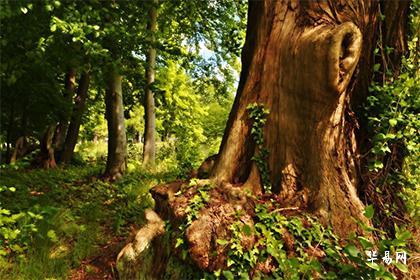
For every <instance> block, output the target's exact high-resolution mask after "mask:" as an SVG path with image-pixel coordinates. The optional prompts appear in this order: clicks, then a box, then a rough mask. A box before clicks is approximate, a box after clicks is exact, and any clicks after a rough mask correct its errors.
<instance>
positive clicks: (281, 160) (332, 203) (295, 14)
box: [119, 0, 408, 271]
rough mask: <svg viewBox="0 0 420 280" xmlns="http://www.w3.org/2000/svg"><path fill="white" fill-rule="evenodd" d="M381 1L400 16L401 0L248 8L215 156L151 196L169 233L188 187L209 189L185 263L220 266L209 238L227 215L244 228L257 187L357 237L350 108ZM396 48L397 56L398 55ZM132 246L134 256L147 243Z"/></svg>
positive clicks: (363, 82)
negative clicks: (195, 178)
mask: <svg viewBox="0 0 420 280" xmlns="http://www.w3.org/2000/svg"><path fill="white" fill-rule="evenodd" d="M389 2H393V3H392V5H393V6H394V10H395V11H398V12H395V13H397V14H398V16H402V15H405V14H406V12H407V8H408V5H407V4H406V3H401V1H384V2H380V1H364V0H348V1H332V0H328V1H323V0H318V1H317V0H313V1H285V0H284V1H281V0H261V1H250V3H249V8H248V25H247V35H246V41H245V46H244V48H243V52H242V72H241V76H240V82H239V87H238V92H237V94H236V97H235V102H234V105H233V108H232V111H231V113H230V115H229V120H228V123H227V127H226V130H225V134H224V137H223V140H222V143H221V147H220V150H219V154H218V156H217V159H216V160H215V162H214V165H213V166H212V164H207V165H210V171H209V172H204V173H210V177H209V179H207V180H200V181H199V182H198V183H196V184H195V186H193V187H185V182H174V183H171V184H166V185H160V186H156V187H154V188H153V189H152V191H151V192H152V195H153V198H154V199H155V201H156V206H155V210H156V212H157V213H158V214H159V215H160V216H161V217H162V218H163V219H164V220H170V221H171V223H172V224H174V225H175V227H176V226H177V225H179V223H180V221H181V222H182V221H185V219H186V213H185V212H186V210H185V209H188V207H189V206H190V204H189V203H190V201H191V199H192V198H194V197H195V194H196V193H197V191H198V189H200V188H201V187H203V186H209V185H210V186H215V187H213V188H212V189H211V190H210V191H209V197H210V198H209V199H208V202H207V204H206V205H205V206H204V207H203V208H202V209H201V210H200V212H199V214H198V215H197V217H196V219H195V220H194V221H192V222H191V224H190V225H188V227H187V229H186V230H185V235H186V239H187V242H188V247H189V248H188V249H189V250H188V252H189V256H190V257H191V259H192V260H193V261H194V263H195V264H197V265H198V266H199V267H200V268H201V269H205V270H210V271H215V270H217V269H224V268H225V267H226V258H225V259H224V254H223V249H222V248H221V247H220V246H218V245H217V242H216V241H217V240H218V239H228V238H229V233H228V232H229V229H228V228H229V226H230V225H232V223H233V221H232V216H235V215H236V214H235V213H238V212H241V213H244V214H243V215H242V216H241V222H242V223H244V224H252V221H253V215H255V214H254V213H253V205H255V203H259V201H261V200H259V199H262V198H261V196H260V195H261V194H262V193H264V192H266V188H265V187H266V186H267V185H269V186H271V190H272V192H274V193H275V195H272V196H263V197H269V198H271V197H274V198H275V199H276V201H280V205H281V207H284V208H283V209H299V210H300V211H306V212H309V213H311V214H313V215H316V216H318V217H319V218H320V220H321V222H323V223H324V224H326V225H331V226H332V227H333V229H334V231H335V232H336V233H337V234H339V235H340V236H341V237H343V238H346V237H348V234H349V233H354V232H361V231H362V229H361V228H360V227H359V224H358V223H357V220H359V221H362V222H366V223H368V221H367V220H366V218H365V216H364V215H363V210H364V205H363V203H362V202H361V200H360V199H359V196H358V192H357V190H358V187H359V186H360V185H362V183H361V180H360V178H361V176H360V172H359V166H360V164H361V162H360V161H361V157H360V146H361V145H360V141H361V139H362V138H361V136H360V135H359V134H357V133H356V129H357V128H358V123H357V120H356V118H355V114H354V113H353V111H352V108H351V105H353V104H360V103H361V102H363V100H364V99H365V98H366V97H367V93H368V85H369V84H370V81H371V77H372V74H373V70H372V68H373V65H374V63H375V60H374V57H373V56H372V53H373V50H374V48H375V47H376V40H378V36H379V35H378V32H377V31H378V28H379V27H380V26H381V25H384V24H385V25H386V21H385V22H381V20H380V9H381V8H384V7H385V8H386V6H387V5H391V4H389ZM381 4H382V5H385V6H384V7H381ZM401 22H402V20H396V21H394V22H392V21H389V24H392V26H388V27H387V28H385V29H386V30H393V31H392V33H394V34H395V33H397V34H399V35H398V36H391V35H388V37H389V38H394V39H392V40H391V41H390V42H388V44H389V45H391V46H398V45H400V46H404V40H405V38H404V36H405V29H404V27H403V26H404V24H401ZM395 38H397V39H395ZM401 40H402V41H401ZM396 49H397V52H399V54H397V55H396V56H397V57H400V56H401V53H402V52H403V50H401V48H396ZM255 103H256V104H258V105H260V106H263V107H264V108H265V109H267V110H269V114H268V115H267V119H266V122H265V125H264V128H263V134H262V138H263V139H259V140H258V143H256V142H257V141H255V140H256V139H255V137H254V136H255V131H256V130H255V129H254V130H253V129H252V128H253V121H252V120H251V116H250V111H249V109H248V108H249V105H251V104H255ZM260 140H263V141H260ZM262 151H267V152H268V153H267V154H266V155H265V157H263V158H262V159H263V160H264V162H265V163H266V165H265V166H266V169H264V168H261V164H258V165H257V162H256V160H255V159H256V157H255V156H259V155H261V153H262ZM260 160H261V157H260ZM208 163H209V162H208ZM263 167H264V166H263ZM202 168H203V169H206V171H207V169H208V166H207V167H206V166H202ZM201 173H203V172H201ZM183 185H184V187H183ZM243 190H250V191H251V192H252V193H253V194H254V195H256V197H257V199H255V198H252V197H251V198H250V197H249V196H248V195H245V194H244V193H247V192H244V191H243ZM252 199H253V201H249V200H252ZM271 199H273V198H271ZM149 227H151V225H149ZM244 242H247V241H246V240H244ZM141 248H142V250H138V252H136V253H139V254H138V255H139V256H140V255H141V254H144V252H143V251H144V250H145V249H144V248H147V246H141ZM154 250H156V248H154ZM214 252H216V253H217V254H215V253H214ZM135 256H136V255H135V254H134V255H130V256H129V255H128V254H126V255H120V258H119V260H120V261H121V262H122V263H124V261H122V260H129V259H130V257H131V259H133V258H135ZM139 258H141V256H140V257H139Z"/></svg>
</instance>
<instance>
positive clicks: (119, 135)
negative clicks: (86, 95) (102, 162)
mask: <svg viewBox="0 0 420 280" xmlns="http://www.w3.org/2000/svg"><path fill="white" fill-rule="evenodd" d="M106 79H107V80H106V84H107V89H106V93H105V103H106V110H105V114H106V116H105V117H106V119H107V122H108V158H107V161H106V169H105V174H104V177H106V178H109V179H110V180H116V179H118V178H119V177H121V176H122V175H123V174H124V172H125V170H126V167H127V162H126V160H127V140H126V135H125V124H124V107H123V98H122V86H121V82H122V76H121V74H119V73H118V70H117V69H116V67H115V66H110V67H109V69H108V73H107V77H106Z"/></svg>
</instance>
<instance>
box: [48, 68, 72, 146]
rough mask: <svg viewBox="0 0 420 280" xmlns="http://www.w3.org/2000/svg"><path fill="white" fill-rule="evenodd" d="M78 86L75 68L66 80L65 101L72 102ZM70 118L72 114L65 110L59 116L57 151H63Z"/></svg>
mask: <svg viewBox="0 0 420 280" xmlns="http://www.w3.org/2000/svg"><path fill="white" fill-rule="evenodd" d="M75 86H76V71H75V69H74V68H70V69H69V70H68V71H67V73H66V76H65V78H64V99H65V101H66V102H69V103H70V102H71V101H72V99H73V95H74V90H75ZM69 116H70V112H69V111H67V110H63V111H62V112H61V113H60V116H59V122H58V125H57V126H56V130H55V135H54V140H53V141H54V149H55V150H56V151H61V150H62V149H63V146H64V141H65V139H66V134H67V128H68V126H69Z"/></svg>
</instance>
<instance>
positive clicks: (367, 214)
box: [364, 204, 375, 220]
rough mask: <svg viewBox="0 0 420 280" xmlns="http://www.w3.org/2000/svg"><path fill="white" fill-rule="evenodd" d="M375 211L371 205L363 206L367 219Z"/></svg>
mask: <svg viewBox="0 0 420 280" xmlns="http://www.w3.org/2000/svg"><path fill="white" fill-rule="evenodd" d="M374 213H375V209H374V208H373V205H372V204H371V205H368V206H367V207H366V208H365V212H364V215H365V217H366V218H368V219H369V220H370V219H372V218H373V214H374Z"/></svg>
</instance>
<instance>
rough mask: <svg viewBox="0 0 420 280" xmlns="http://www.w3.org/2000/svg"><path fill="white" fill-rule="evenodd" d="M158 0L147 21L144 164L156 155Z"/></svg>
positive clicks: (151, 160)
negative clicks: (155, 93)
mask: <svg viewBox="0 0 420 280" xmlns="http://www.w3.org/2000/svg"><path fill="white" fill-rule="evenodd" d="M157 3H158V1H157V0H153V3H151V7H150V10H149V19H148V23H147V32H148V33H149V44H150V46H149V49H148V51H147V55H146V86H145V97H144V121H145V127H144V146H143V164H144V165H154V164H155V155H156V143H155V98H154V96H153V91H152V87H153V83H154V81H155V65H156V46H155V33H156V19H157V8H156V6H157Z"/></svg>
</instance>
